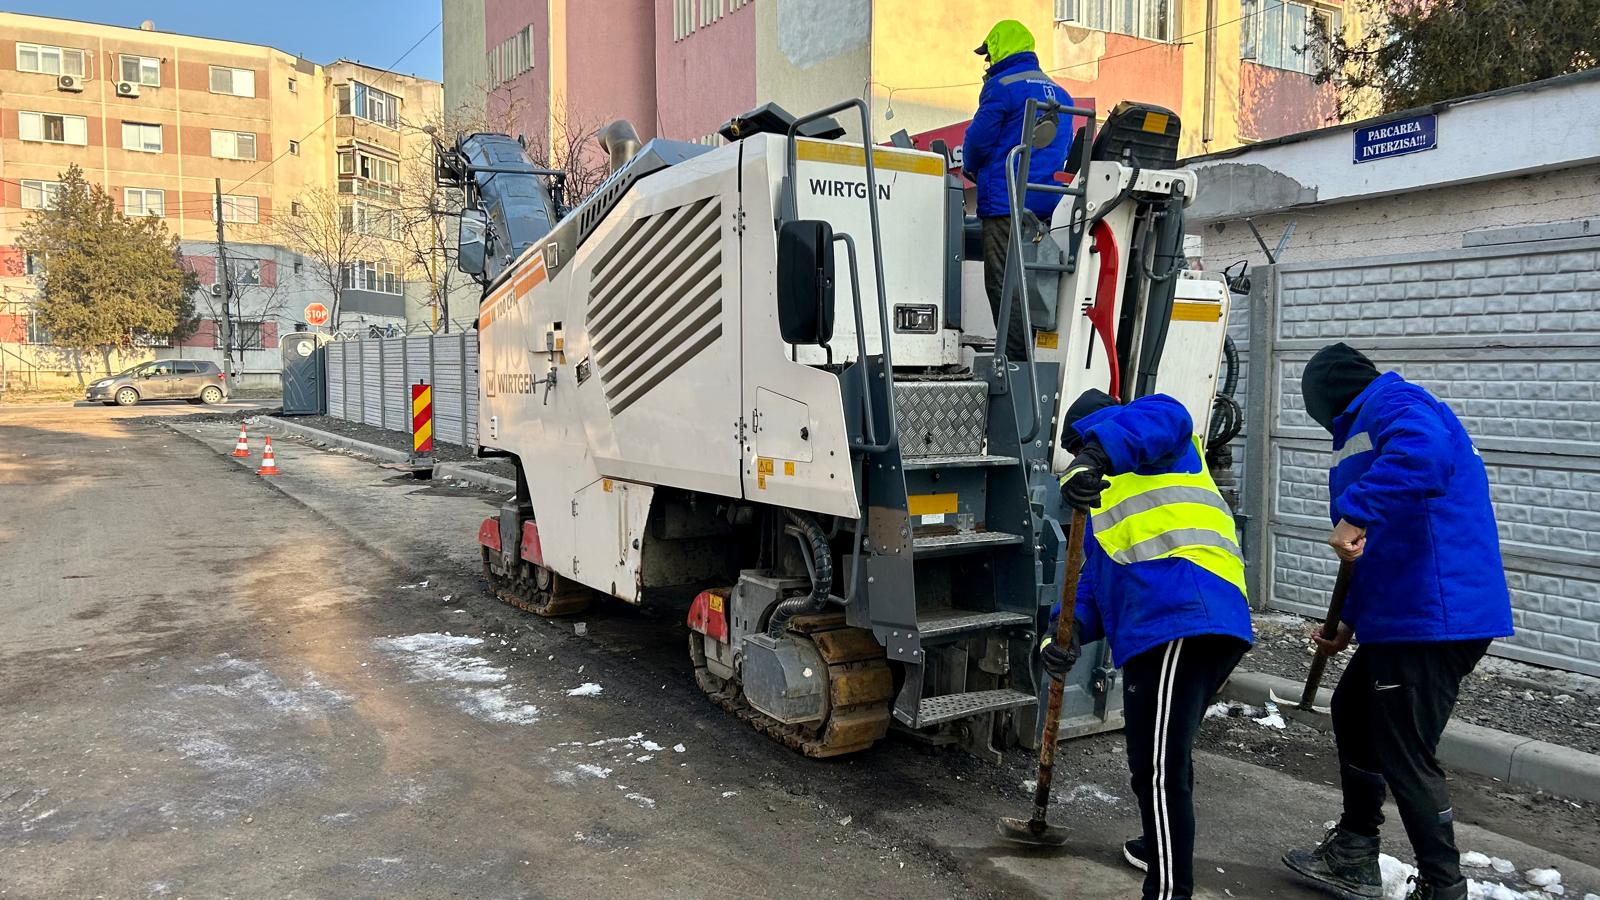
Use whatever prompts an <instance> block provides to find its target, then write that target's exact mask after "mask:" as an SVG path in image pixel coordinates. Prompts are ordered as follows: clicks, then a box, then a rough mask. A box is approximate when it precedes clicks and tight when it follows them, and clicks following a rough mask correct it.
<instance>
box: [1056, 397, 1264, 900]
mask: <svg viewBox="0 0 1600 900" xmlns="http://www.w3.org/2000/svg"><path fill="white" fill-rule="evenodd" d="M1061 441H1062V445H1063V446H1064V447H1065V448H1066V449H1067V451H1068V452H1070V453H1073V454H1074V458H1073V460H1072V463H1071V464H1070V465H1069V466H1068V467H1067V471H1066V473H1065V474H1064V475H1063V476H1062V478H1061V496H1062V499H1063V500H1064V501H1065V502H1066V503H1067V505H1068V506H1071V507H1072V508H1074V509H1077V510H1084V511H1087V512H1088V513H1089V523H1088V525H1089V527H1088V529H1087V531H1086V534H1085V536H1084V564H1083V573H1082V575H1081V576H1080V578H1079V582H1078V596H1077V602H1076V604H1075V610H1076V618H1075V627H1074V629H1073V637H1072V641H1071V646H1069V647H1059V646H1057V645H1055V644H1054V643H1053V641H1052V640H1051V638H1050V637H1048V636H1047V637H1046V638H1045V640H1044V642H1043V644H1042V647H1041V649H1042V653H1041V655H1042V657H1043V661H1044V667H1045V670H1046V671H1048V672H1049V673H1050V675H1051V677H1053V678H1058V679H1062V680H1065V678H1066V676H1067V673H1068V672H1069V671H1071V669H1072V666H1073V664H1074V663H1076V662H1077V659H1078V655H1079V652H1080V649H1081V648H1082V646H1083V644H1084V643H1087V642H1093V641H1097V640H1100V639H1101V638H1105V639H1106V640H1107V641H1109V642H1110V645H1111V653H1112V656H1113V658H1114V660H1115V662H1116V664H1117V665H1118V666H1120V667H1121V668H1122V673H1123V698H1124V700H1123V713H1124V715H1125V717H1126V720H1127V725H1126V728H1125V735H1126V740H1127V748H1128V771H1129V773H1130V775H1131V777H1132V784H1133V792H1134V795H1135V796H1136V797H1138V800H1139V816H1140V819H1141V822H1142V824H1143V834H1141V835H1140V836H1139V837H1136V838H1133V839H1132V840H1129V841H1127V842H1126V843H1125V844H1123V851H1122V852H1123V856H1124V857H1125V858H1126V859H1127V861H1128V862H1129V863H1130V864H1131V865H1133V866H1134V867H1135V868H1138V869H1141V870H1143V871H1144V872H1145V879H1144V893H1143V895H1142V896H1143V898H1144V900H1189V898H1190V896H1191V894H1192V892H1193V890H1194V831H1195V818H1194V768H1193V761H1192V756H1193V747H1194V736H1195V731H1196V730H1197V729H1198V728H1199V727H1200V722H1201V720H1202V719H1203V718H1204V717H1205V710H1206V707H1207V706H1208V705H1209V704H1210V703H1211V700H1212V697H1213V696H1214V695H1215V694H1216V692H1217V691H1218V690H1220V689H1221V687H1222V683H1223V682H1224V681H1226V680H1227V678H1228V675H1229V674H1230V673H1231V672H1232V671H1233V668H1234V666H1236V665H1238V663H1239V659H1240V657H1242V656H1243V655H1244V653H1245V651H1246V650H1248V649H1249V648H1250V643H1251V640H1252V638H1253V635H1252V632H1251V628H1250V607H1249V604H1248V603H1247V602H1246V600H1245V586H1244V560H1243V559H1242V557H1241V556H1240V554H1239V542H1238V536H1237V532H1236V530H1235V528H1234V523H1233V512H1232V510H1230V509H1229V508H1228V505H1227V504H1226V503H1225V502H1224V501H1223V499H1222V495H1221V494H1220V493H1219V492H1218V491H1217V486H1216V483H1215V482H1213V481H1212V480H1211V474H1210V473H1209V472H1208V471H1206V466H1205V461H1204V458H1203V454H1202V451H1201V443H1200V439H1199V437H1198V436H1197V435H1196V434H1195V433H1194V422H1193V420H1192V419H1191V418H1190V416H1189V412H1188V410H1186V409H1185V408H1184V406H1183V404H1181V403H1179V402H1178V401H1177V400H1174V399H1173V398H1172V397H1169V396H1167V395H1165V394H1153V395H1150V396H1147V397H1141V398H1139V399H1137V400H1134V401H1133V402H1132V403H1129V404H1127V405H1119V404H1118V403H1117V402H1116V401H1115V400H1114V399H1112V398H1111V397H1110V396H1109V395H1107V394H1105V393H1103V392H1101V391H1096V390H1091V391H1086V392H1084V394H1083V395H1082V396H1080V397H1079V398H1078V399H1077V400H1076V401H1074V402H1073V404H1072V406H1071V407H1069V408H1068V409H1067V414H1066V421H1065V427H1064V428H1063V429H1062V438H1061ZM1059 613H1060V608H1059V606H1058V607H1057V609H1056V611H1055V614H1056V615H1059ZM1054 632H1055V627H1054V626H1052V627H1051V628H1050V629H1049V631H1048V632H1047V635H1053V634H1054Z"/></svg>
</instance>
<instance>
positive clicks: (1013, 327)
mask: <svg viewBox="0 0 1600 900" xmlns="http://www.w3.org/2000/svg"><path fill="white" fill-rule="evenodd" d="M974 52H975V53H977V54H978V55H979V56H982V57H984V58H985V59H987V60H988V61H989V69H988V71H987V72H985V73H984V75H983V89H982V90H981V91H979V92H978V111H977V112H976V113H974V114H973V116H972V122H971V124H969V125H968V126H967V134H966V137H964V138H963V139H962V170H963V171H964V172H965V173H966V176H967V177H968V178H970V179H972V181H973V183H974V184H976V185H977V191H978V219H979V221H980V222H981V224H982V229H983V286H984V290H985V291H986V292H987V293H988V295H989V309H990V310H991V311H992V312H993V313H994V317H995V318H994V320H995V322H996V323H998V322H999V321H1000V301H1001V296H1000V293H1001V289H1002V286H1003V285H1004V283H1005V266H1006V248H1007V247H1009V246H1010V244H1011V197H1010V195H1009V194H1008V193H1007V192H1006V154H1007V153H1009V152H1010V151H1011V148H1012V147H1015V146H1016V145H1017V143H1018V142H1019V141H1021V140H1022V117H1023V114H1024V113H1025V112H1026V105H1027V102H1028V100H1029V99H1035V100H1054V101H1056V102H1057V103H1060V104H1061V105H1062V106H1071V105H1072V97H1071V96H1070V95H1069V94H1068V93H1067V92H1066V90H1065V89H1064V88H1062V87H1061V86H1060V85H1058V84H1056V83H1055V82H1054V81H1052V80H1051V79H1050V76H1048V75H1046V74H1045V73H1044V70H1043V69H1041V68H1040V67H1039V57H1038V56H1037V55H1035V54H1034V52H1033V33H1032V32H1030V31H1028V28H1027V26H1025V25H1023V24H1022V23H1021V22H1018V21H1017V20H1015V19H1005V20H1002V21H1000V22H996V23H995V26H994V27H993V28H991V29H989V34H988V36H987V37H985V38H984V39H983V43H982V44H979V45H978V49H977V50H976V51H974ZM1071 147H1072V128H1071V122H1070V121H1068V122H1062V123H1059V125H1058V127H1057V129H1056V135H1055V138H1054V139H1053V140H1051V142H1050V144H1049V146H1046V147H1042V148H1036V149H1035V150H1034V151H1033V161H1032V162H1031V163H1030V164H1029V166H1028V172H1027V180H1028V181H1030V182H1033V183H1036V184H1042V183H1046V182H1049V181H1050V180H1051V179H1052V177H1053V176H1054V175H1055V173H1057V172H1059V171H1061V167H1062V165H1063V164H1064V163H1065V162H1066V159H1067V151H1068V150H1069V149H1070V148H1071ZM1019 175H1020V173H1019ZM1060 199H1061V195H1059V194H1049V193H1041V192H1038V191H1035V192H1033V193H1031V194H1029V195H1028V196H1027V207H1028V209H1029V210H1031V211H1032V212H1033V213H1034V215H1037V216H1038V217H1039V218H1040V219H1041V220H1043V221H1044V222H1045V224H1046V225H1048V224H1049V222H1050V213H1051V212H1053V211H1054V210H1055V208H1056V202H1057V201H1059V200H1060ZM1008 331H1009V336H1008V337H1007V339H1006V355H1007V356H1008V357H1010V358H1011V359H1021V358H1023V357H1024V356H1025V355H1026V354H1027V342H1028V341H1029V340H1030V339H1031V335H1027V334H1024V333H1023V332H1024V328H1023V324H1022V311H1021V310H1016V309H1014V310H1012V311H1011V321H1010V324H1009V326H1008Z"/></svg>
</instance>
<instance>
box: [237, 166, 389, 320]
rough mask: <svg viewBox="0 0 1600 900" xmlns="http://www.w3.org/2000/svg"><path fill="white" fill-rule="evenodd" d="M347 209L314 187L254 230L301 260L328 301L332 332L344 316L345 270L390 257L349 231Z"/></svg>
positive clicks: (373, 239)
mask: <svg viewBox="0 0 1600 900" xmlns="http://www.w3.org/2000/svg"><path fill="white" fill-rule="evenodd" d="M348 209H349V203H348V202H347V201H345V200H343V199H342V198H340V197H339V195H337V194H335V193H333V192H332V191H329V190H327V189H325V188H312V189H311V190H309V191H306V192H305V193H304V194H301V195H300V196H299V197H297V198H295V201H294V204H293V205H292V206H291V208H290V211H289V212H288V214H283V213H281V212H280V213H276V214H274V215H273V217H272V219H271V221H270V222H268V223H267V224H265V225H263V226H260V227H259V228H258V229H257V231H258V232H259V234H258V235H257V237H258V238H259V239H260V240H261V241H262V242H263V243H269V244H277V245H278V246H280V247H282V248H284V249H285V250H288V251H289V252H291V253H295V254H298V255H299V256H301V257H302V258H304V259H305V261H306V272H307V273H308V274H309V275H310V278H311V280H312V281H314V282H316V284H317V286H318V287H319V288H325V289H326V290H327V292H328V296H329V297H330V298H331V299H332V302H331V303H329V304H328V309H329V314H330V315H329V321H330V322H331V323H332V325H333V327H334V329H335V330H337V329H338V328H339V325H340V318H341V316H342V314H343V309H342V304H341V303H340V301H341V300H342V299H343V297H344V273H345V270H346V269H347V268H349V267H350V266H352V265H354V264H355V263H358V262H378V261H383V260H387V259H388V258H389V254H387V253H385V252H384V251H385V247H384V241H383V240H382V239H381V238H379V237H377V236H375V235H372V234H368V233H366V232H365V231H364V230H362V229H359V228H355V227H352V225H351V222H350V219H349V218H347V210H348Z"/></svg>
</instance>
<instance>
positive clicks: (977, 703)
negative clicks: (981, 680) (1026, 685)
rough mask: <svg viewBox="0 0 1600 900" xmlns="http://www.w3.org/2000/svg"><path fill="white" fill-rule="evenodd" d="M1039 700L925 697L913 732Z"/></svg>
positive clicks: (998, 695)
mask: <svg viewBox="0 0 1600 900" xmlns="http://www.w3.org/2000/svg"><path fill="white" fill-rule="evenodd" d="M1038 702H1039V699H1038V698H1037V697H1035V696H1033V695H1032V694H1024V693H1022V692H1021V691H1012V690H998V691H970V692H968V693H965V694H946V695H944V696H943V697H924V698H922V700H921V702H919V703H918V704H917V721H916V723H915V724H913V725H912V726H911V727H912V728H927V727H928V726H930V725H938V724H939V723H941V722H950V721H953V720H955V719H965V718H967V717H968V716H977V715H982V714H983V713H987V712H994V711H995V710H1000V709H1013V708H1015V707H1018V706H1031V705H1033V704H1035V703H1038Z"/></svg>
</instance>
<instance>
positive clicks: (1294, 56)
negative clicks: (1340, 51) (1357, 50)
mask: <svg viewBox="0 0 1600 900" xmlns="http://www.w3.org/2000/svg"><path fill="white" fill-rule="evenodd" d="M1239 12H1240V23H1239V24H1240V31H1239V57H1240V58H1241V59H1248V60H1251V61H1253V62H1256V63H1259V64H1260V65H1263V66H1271V67H1273V68H1275V69H1288V70H1289V71H1291V72H1300V73H1302V74H1306V75H1315V74H1317V73H1318V72H1319V71H1321V70H1322V68H1323V67H1324V66H1325V65H1327V60H1328V56H1327V46H1326V44H1325V42H1324V41H1323V39H1322V38H1321V36H1320V35H1319V29H1320V31H1321V34H1328V35H1331V34H1337V33H1339V30H1340V29H1341V28H1342V27H1343V25H1344V17H1343V15H1342V14H1341V13H1340V12H1339V11H1338V10H1335V9H1328V8H1326V7H1322V6H1317V5H1315V4H1310V3H1294V2H1290V0H1240V3H1239Z"/></svg>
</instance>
